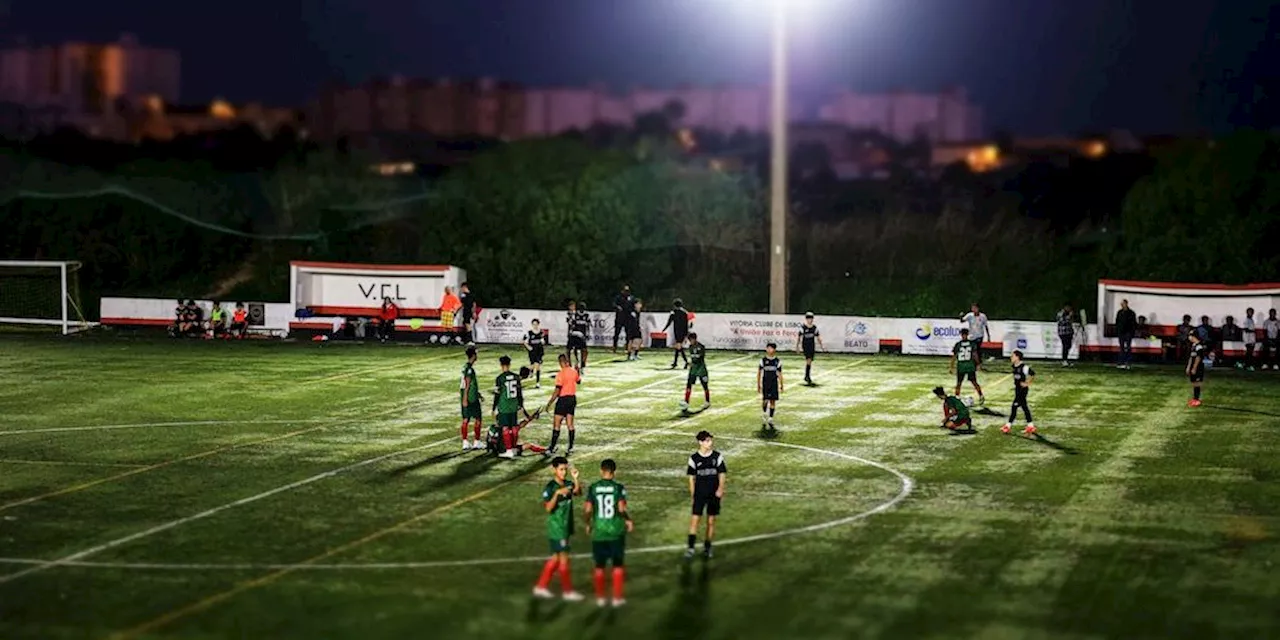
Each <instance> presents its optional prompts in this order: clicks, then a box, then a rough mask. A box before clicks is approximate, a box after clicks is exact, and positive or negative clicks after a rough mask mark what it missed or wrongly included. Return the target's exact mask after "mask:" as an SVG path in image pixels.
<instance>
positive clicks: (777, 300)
mask: <svg viewBox="0 0 1280 640" xmlns="http://www.w3.org/2000/svg"><path fill="white" fill-rule="evenodd" d="M771 4H772V5H773V86H772V89H771V96H770V98H771V100H772V103H773V107H772V109H771V110H770V116H771V119H772V123H771V129H772V140H771V144H772V148H771V154H772V156H771V168H770V181H769V195H770V203H769V222H770V225H769V226H770V233H769V244H770V251H769V313H775V314H783V313H786V312H787V9H786V4H787V3H786V2H785V1H784V0H774V1H773V2H772V3H771Z"/></svg>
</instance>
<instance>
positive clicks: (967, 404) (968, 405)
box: [964, 396, 973, 408]
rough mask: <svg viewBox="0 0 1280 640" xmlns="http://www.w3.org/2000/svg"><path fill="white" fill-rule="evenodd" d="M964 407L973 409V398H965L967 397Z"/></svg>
mask: <svg viewBox="0 0 1280 640" xmlns="http://www.w3.org/2000/svg"><path fill="white" fill-rule="evenodd" d="M964 406H966V407H969V408H972V407H973V396H965V397H964Z"/></svg>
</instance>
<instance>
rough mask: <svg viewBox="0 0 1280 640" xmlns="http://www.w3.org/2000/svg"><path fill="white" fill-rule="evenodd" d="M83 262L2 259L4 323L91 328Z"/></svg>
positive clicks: (65, 331) (0, 306)
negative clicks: (83, 297)
mask: <svg viewBox="0 0 1280 640" xmlns="http://www.w3.org/2000/svg"><path fill="white" fill-rule="evenodd" d="M79 272H80V263H79V262H25V261H0V325H21V326H27V327H48V328H50V329H55V330H58V331H61V332H62V334H63V335H66V334H69V333H74V332H76V331H81V330H84V329H87V328H89V327H90V326H91V323H89V322H86V321H85V319H84V312H83V308H84V307H83V306H82V305H81V304H80V279H79Z"/></svg>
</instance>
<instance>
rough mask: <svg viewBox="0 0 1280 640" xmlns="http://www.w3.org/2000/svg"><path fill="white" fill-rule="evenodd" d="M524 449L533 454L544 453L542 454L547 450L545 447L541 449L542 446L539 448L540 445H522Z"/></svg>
mask: <svg viewBox="0 0 1280 640" xmlns="http://www.w3.org/2000/svg"><path fill="white" fill-rule="evenodd" d="M524 448H526V449H528V450H530V451H532V452H534V453H544V452H546V450H547V448H546V447H543V446H540V445H536V444H526V445H524Z"/></svg>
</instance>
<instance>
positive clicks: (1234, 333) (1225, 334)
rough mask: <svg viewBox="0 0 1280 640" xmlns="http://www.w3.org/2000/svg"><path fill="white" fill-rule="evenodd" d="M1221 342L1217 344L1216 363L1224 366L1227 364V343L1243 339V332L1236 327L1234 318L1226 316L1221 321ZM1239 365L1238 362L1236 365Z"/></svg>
mask: <svg viewBox="0 0 1280 640" xmlns="http://www.w3.org/2000/svg"><path fill="white" fill-rule="evenodd" d="M1219 334H1220V335H1221V338H1222V341H1221V342H1219V343H1218V361H1219V362H1222V363H1223V364H1225V363H1226V362H1227V343H1228V342H1240V341H1241V340H1243V339H1244V334H1243V332H1241V331H1240V327H1239V326H1238V325H1236V318H1235V316H1227V317H1226V318H1224V319H1223V320H1222V329H1220V330H1219ZM1236 364H1237V365H1238V364H1240V363H1239V362H1237V363H1236Z"/></svg>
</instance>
